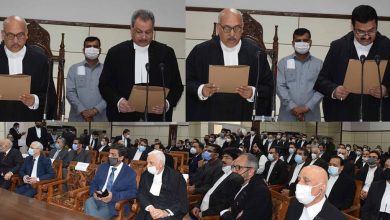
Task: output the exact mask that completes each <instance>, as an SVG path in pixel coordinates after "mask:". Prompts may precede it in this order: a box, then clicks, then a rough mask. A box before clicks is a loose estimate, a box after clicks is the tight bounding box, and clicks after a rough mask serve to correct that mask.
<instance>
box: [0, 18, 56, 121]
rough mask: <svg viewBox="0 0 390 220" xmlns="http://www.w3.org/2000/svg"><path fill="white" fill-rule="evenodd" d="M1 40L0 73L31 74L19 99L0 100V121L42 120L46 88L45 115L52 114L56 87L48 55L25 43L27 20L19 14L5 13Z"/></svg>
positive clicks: (50, 116) (49, 115)
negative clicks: (24, 91) (25, 91)
mask: <svg viewBox="0 0 390 220" xmlns="http://www.w3.org/2000/svg"><path fill="white" fill-rule="evenodd" d="M1 35H2V39H3V40H4V43H3V44H1V45H0V74H3V75H17V74H25V75H30V76H31V89H30V94H23V95H21V96H20V97H19V99H18V100H13V101H0V121H38V120H42V118H43V113H44V108H45V103H46V92H48V94H49V95H48V99H47V100H48V103H49V104H48V112H47V113H48V115H47V118H48V119H51V118H52V117H53V115H54V112H55V111H54V107H53V106H55V100H56V95H55V89H54V82H53V79H52V78H50V79H49V73H48V70H49V64H48V59H47V57H46V56H45V55H44V52H43V51H39V50H38V49H37V48H33V47H30V46H28V45H26V41H27V39H28V30H27V24H26V21H25V20H24V19H23V18H21V17H18V16H10V17H7V18H6V19H5V20H4V22H3V30H2V31H1Z"/></svg>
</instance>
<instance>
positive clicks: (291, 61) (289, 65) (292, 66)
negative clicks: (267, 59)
mask: <svg viewBox="0 0 390 220" xmlns="http://www.w3.org/2000/svg"><path fill="white" fill-rule="evenodd" d="M287 69H292V70H294V69H295V60H294V59H289V60H287Z"/></svg>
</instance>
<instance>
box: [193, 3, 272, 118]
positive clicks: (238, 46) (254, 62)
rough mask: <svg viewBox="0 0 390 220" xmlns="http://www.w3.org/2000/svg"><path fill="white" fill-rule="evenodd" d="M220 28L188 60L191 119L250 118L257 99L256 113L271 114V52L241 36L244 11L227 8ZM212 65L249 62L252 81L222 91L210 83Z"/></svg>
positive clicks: (222, 12) (220, 22)
mask: <svg viewBox="0 0 390 220" xmlns="http://www.w3.org/2000/svg"><path fill="white" fill-rule="evenodd" d="M216 28H217V30H216V31H217V34H218V36H217V37H215V38H213V39H211V40H209V41H206V42H203V43H201V44H198V45H196V46H195V47H194V49H193V50H192V51H191V53H190V54H189V56H188V57H187V60H186V80H187V96H186V100H187V103H186V109H187V111H186V112H187V121H209V120H211V121H219V120H220V121H249V120H251V116H252V109H253V104H254V100H255V98H257V104H258V105H257V106H256V108H257V112H256V114H257V115H270V114H271V100H272V95H273V87H274V86H273V78H272V74H271V71H270V67H269V64H268V61H267V55H266V53H264V52H260V51H261V49H260V48H259V47H258V46H257V45H256V44H255V43H253V42H252V41H250V40H248V39H241V36H242V33H243V30H244V29H243V28H244V23H243V19H242V14H241V12H239V11H238V10H236V9H231V8H230V9H228V8H227V9H223V10H222V11H221V12H220V14H219V19H218V24H217V27H216ZM209 65H225V66H236V65H248V66H250V70H249V78H248V83H247V84H245V85H241V86H239V87H237V88H236V91H235V93H219V92H218V89H219V86H220V85H215V84H213V83H210V82H209ZM257 76H258V77H257ZM257 78H258V83H257V82H256V81H257ZM256 86H257V88H256ZM255 91H257V94H256V93H255ZM232 103H234V104H232Z"/></svg>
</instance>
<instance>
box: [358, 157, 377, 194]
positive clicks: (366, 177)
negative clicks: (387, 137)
mask: <svg viewBox="0 0 390 220" xmlns="http://www.w3.org/2000/svg"><path fill="white" fill-rule="evenodd" d="M367 164H368V166H365V167H363V168H362V169H361V170H360V171H359V172H358V173H357V174H356V179H358V180H361V181H363V188H362V191H361V194H360V198H361V199H362V200H365V199H366V198H367V193H368V191H369V189H370V186H371V184H372V183H373V182H375V181H378V180H380V179H382V177H381V173H382V170H381V167H380V155H379V153H378V152H377V151H371V152H370V154H369V158H368V160H367Z"/></svg>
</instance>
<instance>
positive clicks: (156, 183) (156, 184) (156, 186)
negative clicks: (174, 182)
mask: <svg viewBox="0 0 390 220" xmlns="http://www.w3.org/2000/svg"><path fill="white" fill-rule="evenodd" d="M163 172H164V170H162V171H161V172H160V173H159V174H156V175H154V177H153V183H152V186H151V187H150V190H149V192H150V193H151V194H152V195H154V196H159V195H160V191H161V186H162V175H163Z"/></svg>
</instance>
